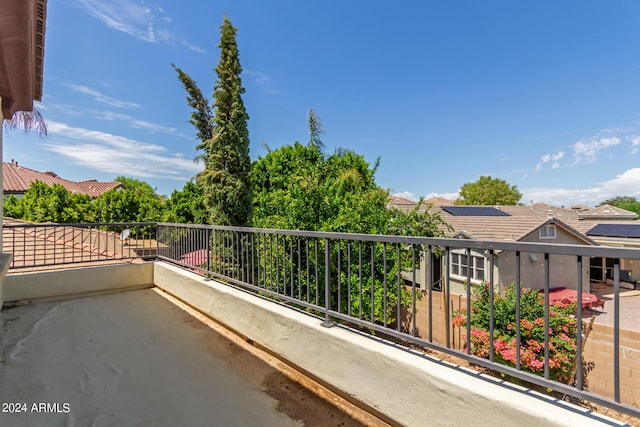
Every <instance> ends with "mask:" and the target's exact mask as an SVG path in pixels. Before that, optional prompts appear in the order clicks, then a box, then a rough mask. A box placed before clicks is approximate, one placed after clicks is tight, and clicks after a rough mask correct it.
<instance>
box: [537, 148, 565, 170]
mask: <svg viewBox="0 0 640 427" xmlns="http://www.w3.org/2000/svg"><path fill="white" fill-rule="evenodd" d="M563 158H564V151H558V152H557V153H553V154H545V155H543V156H542V157H540V161H539V162H538V163H537V164H536V169H535V171H536V172H540V171H541V170H542V165H543V164H545V163H549V162H552V163H551V168H552V169H558V168H560V160H562V159H563Z"/></svg>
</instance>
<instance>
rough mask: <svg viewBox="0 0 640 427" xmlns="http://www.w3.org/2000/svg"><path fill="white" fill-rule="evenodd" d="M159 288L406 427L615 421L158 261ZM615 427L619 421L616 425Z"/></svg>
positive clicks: (156, 277)
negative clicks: (326, 324)
mask: <svg viewBox="0 0 640 427" xmlns="http://www.w3.org/2000/svg"><path fill="white" fill-rule="evenodd" d="M154 283H155V284H156V286H158V287H160V288H161V289H163V290H165V291H166V292H168V293H170V294H173V295H174V296H176V297H177V298H179V299H181V300H182V301H184V302H186V303H188V304H189V305H191V306H192V307H194V308H196V309H197V310H199V311H201V312H203V313H205V314H206V315H208V316H210V317H212V318H213V319H215V320H216V321H218V322H220V323H222V324H224V325H225V326H226V327H228V328H230V329H232V330H234V331H235V332H236V333H238V334H241V335H242V336H244V337H246V339H247V340H250V341H253V342H255V343H259V344H260V346H261V347H263V348H265V349H266V350H268V351H269V352H271V353H272V354H274V355H276V356H277V357H280V358H281V359H283V360H286V361H287V362H289V363H291V364H293V365H294V366H297V367H298V368H300V369H302V370H304V371H306V372H307V373H309V374H310V375H312V376H313V377H315V378H316V379H317V380H319V381H321V382H323V383H325V384H328V385H330V386H331V388H333V389H334V390H336V391H338V392H340V393H341V394H342V395H344V396H350V397H351V398H352V399H354V400H356V401H359V402H360V403H361V404H363V405H365V406H367V407H369V408H370V409H371V410H373V411H375V412H377V413H378V414H379V415H380V416H381V417H383V418H386V419H388V420H393V421H394V422H397V423H400V424H402V425H407V426H422V425H487V426H489V425H491V426H494V425H513V423H514V420H517V423H518V425H520V426H540V425H546V426H576V425H580V426H590V425H612V424H611V423H612V421H611V420H609V419H604V418H603V417H600V416H599V415H593V414H590V413H588V412H587V411H586V410H584V409H582V408H578V407H575V406H572V405H568V404H565V403H563V402H557V401H553V400H551V399H549V398H547V397H545V396H541V395H537V394H535V393H533V392H531V391H530V390H526V389H518V388H516V387H515V386H513V385H511V384H503V383H502V382H500V381H498V380H496V379H493V378H489V377H485V376H482V375H479V374H478V373H477V372H473V371H469V370H465V369H462V368H459V367H455V366H452V365H450V364H447V363H445V362H442V361H439V360H437V359H433V358H430V357H427V356H424V355H421V354H417V353H413V352H410V351H407V350H404V349H401V348H397V347H395V346H393V345H390V344H388V343H384V342H382V341H379V340H376V339H375V338H372V337H370V336H364V335H359V334H357V333H354V332H353V331H350V330H347V329H345V328H342V327H339V326H336V327H332V328H326V327H323V326H322V325H321V321H320V320H318V319H317V318H314V317H311V316H309V315H306V314H305V313H301V312H298V311H295V310H291V309H290V308H287V307H283V306H280V305H278V304H273V303H268V302H266V301H265V300H263V299H261V298H259V297H256V296H253V295H250V294H248V293H246V292H243V291H241V290H238V289H234V288H231V287H229V286H226V285H224V284H221V283H219V282H216V281H213V280H205V279H204V278H203V277H201V276H198V275H196V274H193V273H191V272H188V271H185V270H183V269H180V268H177V267H175V266H172V265H169V264H166V263H162V262H157V263H155V269H154ZM615 424H616V422H613V425H615Z"/></svg>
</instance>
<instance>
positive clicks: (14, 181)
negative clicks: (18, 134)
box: [2, 160, 124, 199]
mask: <svg viewBox="0 0 640 427" xmlns="http://www.w3.org/2000/svg"><path fill="white" fill-rule="evenodd" d="M2 176H3V180H2V187H3V188H2V189H3V192H4V194H5V195H9V194H13V195H14V196H16V197H22V196H23V195H24V193H25V192H26V191H27V190H28V189H29V186H30V185H31V183H32V182H34V181H42V182H43V183H45V184H47V185H50V186H51V185H53V184H59V185H62V186H63V187H64V188H66V189H67V190H69V192H71V193H74V194H86V195H88V196H90V197H91V198H92V199H95V198H96V197H98V196H100V195H101V194H103V193H106V192H107V191H109V190H111V189H114V188H124V186H123V185H122V184H121V183H119V182H100V181H96V180H95V179H90V180H87V181H78V182H75V181H69V180H66V179H63V178H60V177H59V176H58V175H56V174H55V173H54V172H38V171H36V170H33V169H29V168H25V167H24V166H21V165H19V164H18V162H16V161H13V160H11V162H10V163H8V162H3V163H2Z"/></svg>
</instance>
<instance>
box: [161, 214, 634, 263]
mask: <svg viewBox="0 0 640 427" xmlns="http://www.w3.org/2000/svg"><path fill="white" fill-rule="evenodd" d="M158 225H160V226H169V227H182V228H185V227H186V228H200V229H210V230H220V231H236V232H244V233H257V234H277V235H283V236H298V237H309V238H316V239H334V240H350V241H368V242H380V243H400V244H407V245H430V246H439V247H442V248H460V249H467V248H468V249H476V250H482V251H485V250H489V251H494V252H495V253H499V252H504V251H511V252H524V253H549V254H556V255H574V256H585V257H602V256H606V257H608V258H622V259H640V249H638V248H621V247H613V246H597V245H576V244H558V243H534V242H506V241H495V240H471V239H453V238H440V237H414V236H390V235H380V234H355V233H338V232H322V231H302V230H278V229H271V228H254V227H231V226H220V225H202V224H177V223H163V222H160V223H158Z"/></svg>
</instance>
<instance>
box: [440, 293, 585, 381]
mask: <svg viewBox="0 0 640 427" xmlns="http://www.w3.org/2000/svg"><path fill="white" fill-rule="evenodd" d="M490 296H491V288H490V286H489V284H488V283H486V282H482V283H481V284H477V285H475V284H474V285H471V317H470V330H469V333H470V341H471V348H470V349H467V350H468V351H469V352H470V353H471V354H474V355H476V356H479V357H483V358H489V355H490V345H489V342H490V335H489V330H490V328H489V322H490V303H491V301H490ZM493 311H494V313H493V315H494V324H493V356H494V361H496V362H498V363H502V364H505V365H509V366H515V363H516V348H517V344H516V289H515V286H514V285H512V286H511V287H510V288H508V289H507V291H506V293H505V295H504V296H500V295H495V297H494V300H493ZM575 311H576V304H575V303H571V304H562V303H558V304H555V305H552V306H550V307H549V372H550V378H551V379H552V380H556V381H560V382H565V383H567V382H568V381H569V380H570V378H571V376H572V373H573V372H574V369H575V363H576V319H575V317H574V313H575ZM452 316H453V324H454V326H457V327H460V328H466V322H467V313H466V309H462V310H457V311H455V312H454V313H453V314H452ZM544 336H545V325H544V295H543V294H542V293H540V292H538V291H537V290H532V289H528V288H521V292H520V364H521V368H522V369H523V370H525V371H528V372H532V373H534V374H537V375H544ZM465 339H466V336H465Z"/></svg>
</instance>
